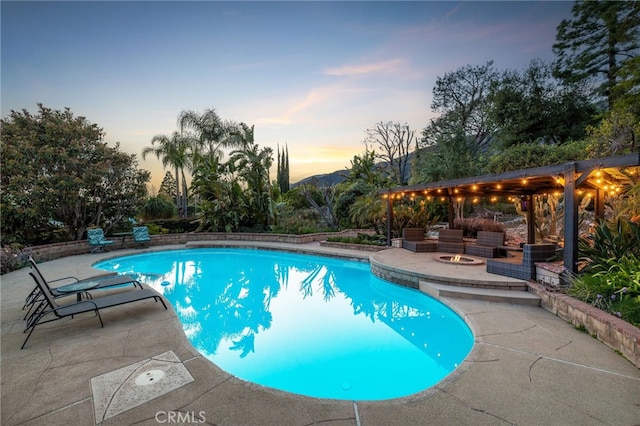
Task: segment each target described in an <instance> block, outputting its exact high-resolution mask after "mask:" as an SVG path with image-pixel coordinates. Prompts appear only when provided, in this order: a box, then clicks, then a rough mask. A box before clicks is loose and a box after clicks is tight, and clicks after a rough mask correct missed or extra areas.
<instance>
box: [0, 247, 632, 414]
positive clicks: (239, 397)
mask: <svg viewBox="0 0 640 426" xmlns="http://www.w3.org/2000/svg"><path fill="white" fill-rule="evenodd" d="M219 244H220V245H223V244H224V242H220V243H219ZM234 244H238V243H237V242H234ZM251 245H254V246H260V244H257V243H253V244H251ZM172 247H173V248H183V247H184V245H180V246H172ZM172 247H154V248H152V249H148V251H157V250H162V249H168V248H172ZM269 247H270V248H282V249H286V250H295V251H303V252H307V251H308V252H314V253H319V254H327V255H328V254H330V255H334V256H335V255H343V256H346V257H349V258H368V257H369V255H370V254H369V253H363V252H358V251H351V250H340V249H336V248H325V247H321V246H319V245H317V244H309V245H290V244H273V243H272V244H269ZM390 250H394V251H393V252H391V251H389V253H387V255H384V254H380V253H384V252H380V253H378V254H374V255H371V256H372V257H375V261H376V263H380V264H383V266H385V267H387V268H388V269H389V270H402V271H405V272H406V273H408V274H412V273H413V274H417V275H419V276H421V277H422V276H423V275H424V274H426V273H431V274H432V273H433V270H432V269H429V271H430V272H429V271H426V270H424V269H423V268H425V266H424V265H425V264H426V263H425V261H426V259H427V256H431V255H432V253H410V252H408V251H406V253H404V250H403V249H390ZM140 252H141V251H140V250H118V251H113V252H109V253H105V254H85V255H78V256H72V257H67V258H62V259H57V260H53V261H49V262H43V263H41V269H42V271H43V273H44V274H45V276H47V277H50V278H57V277H62V276H69V275H75V276H78V277H87V276H89V275H94V274H96V273H98V272H99V271H96V270H95V269H93V268H92V267H91V265H92V264H93V263H94V262H96V261H99V260H101V259H105V258H109V257H113V256H120V255H125V254H128V253H140ZM420 256H423V257H420ZM438 267H440V268H443V270H444V268H446V267H449V268H458V269H457V270H456V271H457V272H456V273H459V274H461V277H462V278H464V277H465V275H466V276H467V278H469V279H471V278H472V277H471V276H469V275H474V276H475V275H476V274H477V273H476V271H475V270H473V269H467V270H465V269H464V267H452V266H451V265H445V264H442V265H439V266H438ZM451 270H452V269H449V271H451ZM29 271H30V269H29V268H24V269H22V270H19V271H15V272H11V273H9V274H6V275H3V276H2V277H1V278H0V280H1V283H0V291H1V294H0V295H1V302H0V308H1V332H2V334H1V336H2V342H1V344H2V346H1V364H0V367H1V375H2V378H1V380H2V381H1V389H0V391H1V396H2V399H1V406H0V410H1V418H0V423H1V424H2V425H95V424H102V425H133V424H136V425H155V424H211V425H214V424H215V425H312V424H323V425H335V426H342V425H363V426H368V425H381V426H382V425H429V424H446V425H449V424H451V425H485V424H486V425H501V424H505V425H507V424H513V425H570V424H575V425H638V424H640V370H639V369H638V368H636V367H634V366H633V365H632V364H631V363H630V362H629V361H627V360H626V359H624V358H623V357H621V356H620V355H618V354H616V353H615V352H614V351H612V350H611V349H609V348H608V347H606V346H605V345H603V344H602V343H600V342H599V341H597V340H596V339H594V338H592V337H591V336H589V335H588V334H586V333H582V332H580V331H578V330H576V329H575V328H574V327H573V326H572V325H570V324H568V323H566V322H565V321H563V320H562V319H560V318H558V317H556V316H554V315H552V314H551V313H549V312H547V311H546V310H544V309H542V308H540V307H537V306H527V305H514V304H505V303H493V302H487V301H480V300H473V299H460V298H448V297H444V298H442V299H441V300H442V301H443V302H444V303H446V304H447V305H449V306H450V307H452V308H453V309H454V310H456V311H457V312H458V313H459V314H460V315H461V316H462V317H464V319H465V320H466V322H467V323H468V324H469V326H470V327H471V328H472V330H473V333H474V336H475V345H474V349H473V350H472V352H471V353H470V354H469V356H468V357H467V359H466V360H465V362H464V363H463V365H462V366H461V367H460V368H459V369H458V370H456V371H455V372H454V373H452V374H451V375H450V376H449V377H447V378H446V379H445V380H444V381H442V382H440V383H439V384H438V385H437V386H435V387H433V388H431V389H428V390H426V391H424V392H421V393H419V394H415V395H412V396H410V397H406V398H401V399H396V400H390V401H380V402H367V401H336V400H321V399H314V398H308V397H303V396H298V395H293V394H288V393H284V392H280V391H277V390H273V389H269V388H264V387H261V386H258V385H255V384H252V383H247V382H244V381H241V380H239V379H236V378H234V377H232V376H230V375H229V374H227V373H225V372H224V371H222V370H220V369H219V368H218V367H216V366H215V365H214V364H212V363H211V362H210V361H208V360H207V359H205V358H204V357H203V356H201V355H200V354H199V353H198V352H197V351H195V350H194V349H193V347H192V346H191V344H190V343H189V341H188V340H187V338H186V336H185V334H184V332H183V330H182V327H181V325H180V323H179V321H178V319H177V317H176V314H175V312H174V311H173V310H172V308H171V307H169V309H168V310H164V309H163V308H162V306H161V305H160V304H157V303H154V302H153V301H145V302H143V303H137V304H134V305H132V306H127V305H124V306H119V307H116V308H112V309H107V310H104V311H103V312H102V318H103V321H104V324H105V325H104V328H101V327H100V324H99V321H98V319H97V318H95V317H94V316H93V315H92V314H83V315H81V316H79V317H77V318H74V319H68V318H67V319H62V320H59V321H54V322H52V323H50V324H46V325H43V326H39V327H38V328H37V329H36V330H35V332H34V333H33V335H32V337H31V339H30V340H29V342H28V343H27V346H26V347H25V349H23V350H21V349H20V345H21V344H22V342H23V340H24V338H25V335H24V334H23V330H24V326H25V324H24V321H23V319H22V318H23V316H24V311H22V310H21V308H22V305H23V303H24V298H25V296H26V295H27V294H28V293H29V292H30V291H31V289H32V287H33V282H32V280H31V278H30V277H29V276H28V273H29ZM488 275H489V276H487V277H483V278H482V279H483V280H485V279H486V280H490V279H491V276H490V275H491V274H488ZM476 278H477V277H476ZM501 278H504V277H497V276H496V280H500V279H501ZM144 366H154V367H153V369H150V367H149V368H147V369H146V370H145V368H146V367H144ZM380 368H384V366H381V367H380ZM142 371H153V372H158V371H162V373H159V374H160V375H162V374H165V373H166V374H167V376H166V377H165V378H163V377H161V376H157V377H158V379H157V382H156V383H153V384H148V383H145V384H142V385H140V384H139V383H138V386H141V387H140V388H136V387H135V386H134V385H131V387H129V388H127V386H125V385H122V386H121V389H123V392H124V391H125V390H127V389H128V390H133V393H132V394H131V396H127V397H124V396H122V395H121V396H120V400H118V401H120V402H118V401H116V400H117V399H118V398H117V397H116V396H114V395H112V394H108V393H105V388H104V387H103V388H100V387H99V386H101V385H100V384H101V383H103V386H106V385H104V383H107V382H109V380H111V378H113V377H116V378H117V377H123V378H126V377H128V378H136V379H137V378H138V377H139V376H138V375H137V374H138V372H142ZM110 373H112V374H113V376H109V374H110ZM122 380H124V379H122ZM150 380H153V377H152V378H151V379H150ZM167 384H171V386H170V389H169V390H168V391H167V392H166V393H162V392H157V394H158V395H160V396H154V387H161V386H166V385H167ZM147 385H148V386H147ZM142 387H145V389H144V390H142V389H141V388H142ZM136 389H138V390H139V391H136ZM136 398H139V399H140V401H135V400H136ZM138 403H139V404H138ZM105 404H106V405H105ZM127 404H128V405H127ZM109 410H111V411H109Z"/></svg>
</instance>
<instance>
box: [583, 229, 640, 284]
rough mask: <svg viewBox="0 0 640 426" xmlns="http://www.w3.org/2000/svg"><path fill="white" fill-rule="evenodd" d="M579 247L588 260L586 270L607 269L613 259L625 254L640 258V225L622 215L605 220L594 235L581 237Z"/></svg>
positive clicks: (598, 270) (597, 270)
mask: <svg viewBox="0 0 640 426" xmlns="http://www.w3.org/2000/svg"><path fill="white" fill-rule="evenodd" d="M578 249H579V252H580V257H581V258H582V259H583V260H585V261H586V262H587V265H586V266H585V268H584V270H583V271H584V272H600V271H605V270H607V269H609V267H610V266H611V265H610V260H611V259H621V258H623V257H624V256H632V257H635V258H637V259H640V225H638V224H637V223H635V222H632V221H631V220H628V219H625V218H622V217H618V218H617V219H616V220H615V221H613V222H603V223H601V224H600V225H598V226H597V227H596V228H595V231H594V233H593V235H590V236H588V237H582V238H580V240H579V242H578Z"/></svg>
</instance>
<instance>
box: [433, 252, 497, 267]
mask: <svg viewBox="0 0 640 426" xmlns="http://www.w3.org/2000/svg"><path fill="white" fill-rule="evenodd" d="M433 258H434V259H435V260H437V261H438V262H442V263H448V264H450V265H470V266H475V265H482V264H484V261H482V260H480V259H478V258H475V257H472V256H467V255H466V254H438V255H436V256H434V257H433Z"/></svg>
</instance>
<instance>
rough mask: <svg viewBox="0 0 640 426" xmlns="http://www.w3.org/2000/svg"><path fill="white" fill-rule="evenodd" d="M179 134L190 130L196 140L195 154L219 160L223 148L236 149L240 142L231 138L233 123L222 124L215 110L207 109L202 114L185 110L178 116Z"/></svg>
mask: <svg viewBox="0 0 640 426" xmlns="http://www.w3.org/2000/svg"><path fill="white" fill-rule="evenodd" d="M178 127H179V128H180V132H181V133H184V132H185V130H191V131H192V132H193V133H194V135H195V138H196V148H195V152H198V153H200V154H204V155H209V156H210V157H213V158H216V159H218V160H220V159H221V158H222V157H223V152H222V149H223V148H238V147H240V146H241V142H240V141H238V139H237V138H235V137H233V136H232V133H233V131H234V128H235V127H236V126H235V124H234V123H231V122H224V121H222V119H221V118H220V117H219V116H218V114H217V113H216V111H215V109H208V110H206V111H205V112H203V113H202V114H199V113H197V112H195V111H191V110H185V111H182V112H181V113H180V115H179V116H178Z"/></svg>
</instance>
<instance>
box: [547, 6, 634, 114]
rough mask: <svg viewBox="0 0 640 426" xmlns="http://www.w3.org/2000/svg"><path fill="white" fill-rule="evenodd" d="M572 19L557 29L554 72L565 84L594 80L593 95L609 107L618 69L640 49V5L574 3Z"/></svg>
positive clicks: (563, 22) (614, 94) (613, 96)
mask: <svg viewBox="0 0 640 426" xmlns="http://www.w3.org/2000/svg"><path fill="white" fill-rule="evenodd" d="M572 13H573V19H565V20H563V21H562V22H561V23H560V25H559V26H558V32H557V35H556V40H557V41H556V43H555V44H554V45H553V51H554V53H555V54H556V55H557V60H556V63H555V69H554V72H555V74H556V75H557V76H559V77H560V78H562V79H565V80H566V81H568V82H576V81H584V80H593V79H595V80H596V93H597V94H598V95H600V96H603V97H604V98H605V99H606V100H607V105H608V109H611V108H612V107H613V104H614V101H615V96H616V93H615V92H614V91H613V90H612V89H613V87H614V86H615V85H616V81H617V78H618V70H619V69H620V67H621V66H622V64H623V63H624V62H625V61H627V60H629V59H630V58H633V57H635V56H637V55H638V53H639V49H640V2H638V1H637V0H633V1H603V0H597V1H582V0H580V1H576V3H575V4H574V6H573V9H572Z"/></svg>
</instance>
